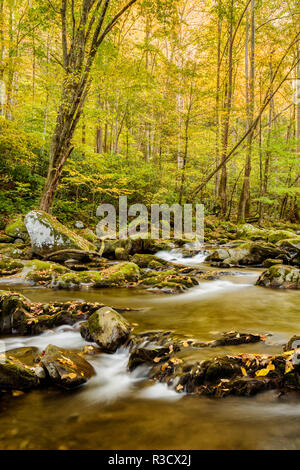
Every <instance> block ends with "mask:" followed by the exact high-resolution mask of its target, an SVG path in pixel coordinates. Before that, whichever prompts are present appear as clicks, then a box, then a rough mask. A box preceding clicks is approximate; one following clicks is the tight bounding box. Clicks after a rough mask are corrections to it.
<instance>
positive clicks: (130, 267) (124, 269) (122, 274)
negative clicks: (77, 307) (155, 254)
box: [52, 263, 140, 289]
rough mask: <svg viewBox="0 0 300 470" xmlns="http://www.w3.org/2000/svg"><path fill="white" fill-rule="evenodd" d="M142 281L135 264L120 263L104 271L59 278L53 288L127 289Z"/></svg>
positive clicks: (70, 274)
mask: <svg viewBox="0 0 300 470" xmlns="http://www.w3.org/2000/svg"><path fill="white" fill-rule="evenodd" d="M139 279H140V270H139V267H138V266H137V265H136V264H134V263H119V264H116V265H113V266H110V267H109V268H107V269H103V270H102V271H83V272H77V273H67V274H63V275H62V276H58V277H57V278H56V280H55V281H54V282H53V285H52V287H56V288H59V289H76V288H80V287H82V286H87V285H88V286H90V287H94V288H96V289H99V288H105V287H126V286H127V285H128V284H130V283H134V282H137V281H138V280H139Z"/></svg>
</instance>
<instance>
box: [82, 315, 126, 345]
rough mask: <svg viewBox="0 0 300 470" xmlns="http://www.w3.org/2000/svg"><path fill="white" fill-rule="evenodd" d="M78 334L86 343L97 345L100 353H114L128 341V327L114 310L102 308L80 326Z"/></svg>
mask: <svg viewBox="0 0 300 470" xmlns="http://www.w3.org/2000/svg"><path fill="white" fill-rule="evenodd" d="M80 333H81V336H82V337H83V338H84V339H86V340H87V341H89V342H95V343H97V345H98V346H99V347H100V349H101V350H102V351H104V352H107V353H114V352H116V350H117V349H118V348H119V347H120V346H122V345H123V344H124V343H125V342H126V340H127V339H128V337H129V334H130V326H129V324H128V322H127V321H126V320H125V318H124V317H122V315H120V314H119V313H117V312H116V311H115V310H113V309H112V308H110V307H103V308H101V309H99V310H97V312H95V313H93V314H92V315H91V316H90V318H89V320H88V321H87V322H86V323H84V324H82V326H81V329H80Z"/></svg>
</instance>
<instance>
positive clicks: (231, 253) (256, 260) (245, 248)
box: [206, 241, 282, 267]
mask: <svg viewBox="0 0 300 470" xmlns="http://www.w3.org/2000/svg"><path fill="white" fill-rule="evenodd" d="M281 254H282V251H281V250H280V249H279V248H278V247H276V246H274V245H272V244H271V243H266V242H251V241H250V242H244V243H240V244H239V245H238V246H236V247H234V248H227V247H226V248H225V247H224V248H220V249H218V250H215V251H214V252H212V253H211V254H210V255H209V256H208V257H207V258H206V261H211V262H213V263H212V264H214V265H217V266H223V267H231V266H239V265H240V266H249V265H261V264H262V263H263V262H264V260H266V259H268V258H276V257H279V256H280V255H281Z"/></svg>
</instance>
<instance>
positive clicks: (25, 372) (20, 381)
mask: <svg viewBox="0 0 300 470" xmlns="http://www.w3.org/2000/svg"><path fill="white" fill-rule="evenodd" d="M39 383H40V380H39V377H38V374H37V373H36V367H33V366H29V365H26V364H24V363H22V362H21V361H20V360H18V359H17V358H16V357H13V356H10V354H9V352H8V353H4V354H0V389H3V390H29V389H31V388H34V387H36V386H37V385H39Z"/></svg>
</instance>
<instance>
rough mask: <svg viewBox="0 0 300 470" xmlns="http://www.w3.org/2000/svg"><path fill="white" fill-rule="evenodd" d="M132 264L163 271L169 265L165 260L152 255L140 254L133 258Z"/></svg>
mask: <svg viewBox="0 0 300 470" xmlns="http://www.w3.org/2000/svg"><path fill="white" fill-rule="evenodd" d="M131 261H132V263H135V264H137V265H138V266H139V267H140V268H144V269H145V268H149V269H161V268H163V267H165V266H167V265H168V264H169V263H168V262H167V261H165V260H163V259H160V258H158V257H157V256H154V255H151V254H148V255H147V254H140V253H136V254H135V255H134V256H133V257H132V258H131Z"/></svg>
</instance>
